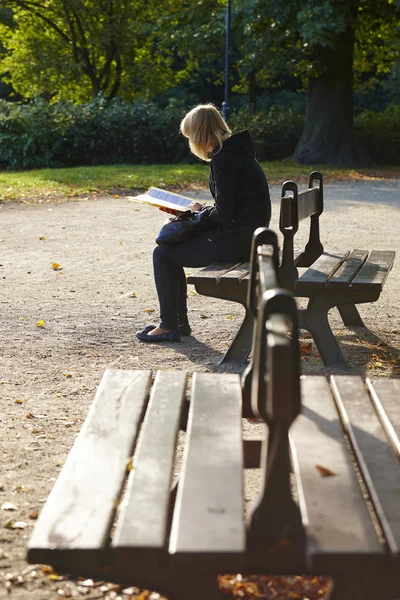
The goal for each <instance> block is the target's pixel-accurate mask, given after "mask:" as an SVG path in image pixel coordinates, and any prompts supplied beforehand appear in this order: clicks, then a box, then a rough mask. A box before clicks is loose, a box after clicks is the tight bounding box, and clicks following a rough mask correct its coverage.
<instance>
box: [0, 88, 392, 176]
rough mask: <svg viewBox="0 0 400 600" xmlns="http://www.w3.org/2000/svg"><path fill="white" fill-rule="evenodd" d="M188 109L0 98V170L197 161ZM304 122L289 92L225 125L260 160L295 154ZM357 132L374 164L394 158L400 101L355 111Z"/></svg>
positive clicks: (237, 114)
mask: <svg viewBox="0 0 400 600" xmlns="http://www.w3.org/2000/svg"><path fill="white" fill-rule="evenodd" d="M280 97H281V96H279V98H280ZM282 99H283V97H282ZM186 110H187V109H186V107H185V106H184V105H183V104H180V103H176V102H171V103H170V104H169V105H168V106H166V107H164V108H163V109H161V108H159V107H157V106H156V105H155V104H153V103H150V102H147V103H146V102H145V103H134V104H132V103H126V102H122V101H120V100H118V99H116V100H113V101H112V102H109V103H107V102H106V101H105V100H104V99H97V100H96V101H93V102H91V103H87V104H82V105H75V104H72V103H68V102H58V103H55V104H51V105H49V104H48V103H46V102H44V101H36V102H33V103H31V104H28V105H20V104H12V103H8V102H5V101H4V100H2V101H0V168H2V169H12V170H19V169H35V168H46V167H72V166H76V165H104V164H124V163H130V164H143V165H145V164H162V163H177V164H178V163H182V162H188V161H191V162H194V163H197V162H198V161H197V160H196V159H194V158H193V157H192V156H191V155H190V152H189V148H188V144H187V140H186V139H185V138H183V137H182V136H181V135H180V133H179V124H180V121H181V119H182V117H183V116H184V114H185V112H186ZM303 122H304V109H303V106H302V103H301V102H300V101H299V100H298V99H296V98H293V96H290V97H289V99H288V100H287V102H286V103H284V102H283V101H280V102H279V103H278V102H275V103H272V104H271V103H267V104H266V106H265V109H264V110H261V111H258V112H253V111H251V110H249V109H248V108H247V107H242V108H240V109H239V110H237V111H234V112H233V114H232V118H231V127H232V129H233V130H234V131H238V130H241V129H249V130H250V133H251V135H252V138H253V140H254V142H255V146H256V152H257V157H258V158H259V159H260V160H282V159H284V158H287V157H288V156H291V155H292V154H293V152H294V149H295V147H296V144H297V142H298V139H299V137H300V134H301V131H302V127H303ZM356 131H357V137H358V138H359V140H360V141H361V142H363V143H364V145H365V147H366V148H367V150H368V151H369V153H370V155H371V157H372V159H373V161H374V162H376V163H379V164H382V163H387V164H400V106H399V105H391V106H390V107H389V108H387V110H386V111H384V112H382V113H374V112H372V111H364V112H361V113H360V114H359V115H358V116H357V117H356Z"/></svg>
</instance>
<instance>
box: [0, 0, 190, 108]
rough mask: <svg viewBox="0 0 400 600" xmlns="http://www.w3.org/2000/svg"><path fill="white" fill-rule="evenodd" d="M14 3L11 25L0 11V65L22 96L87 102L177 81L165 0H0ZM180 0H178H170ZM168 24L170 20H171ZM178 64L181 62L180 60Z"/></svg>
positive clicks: (146, 93)
mask: <svg viewBox="0 0 400 600" xmlns="http://www.w3.org/2000/svg"><path fill="white" fill-rule="evenodd" d="M1 4H2V6H4V7H6V8H8V9H9V10H12V11H13V16H14V21H13V26H12V27H10V26H9V24H7V23H6V22H5V20H3V21H2V20H1V19H0V36H1V39H2V41H3V44H4V46H5V48H6V50H7V55H6V56H5V58H4V59H3V71H4V72H8V73H9V77H10V81H11V83H12V85H13V87H14V89H15V90H16V91H17V92H19V93H20V94H21V95H22V96H23V97H25V98H27V99H31V98H35V97H38V96H40V95H44V96H45V97H46V98H50V99H52V100H58V99H61V98H62V99H68V100H71V101H73V102H87V101H90V100H91V99H92V98H95V97H96V96H97V95H99V94H101V95H102V96H104V97H106V98H107V99H111V98H114V97H115V96H116V95H119V96H120V97H123V98H125V99H132V98H134V97H137V96H138V95H139V96H140V97H141V98H150V97H152V96H153V95H154V94H155V93H156V92H157V91H158V90H160V89H163V88H166V87H170V86H171V84H173V83H174V82H175V81H179V78H180V69H179V68H178V69H176V68H175V69H172V68H171V65H172V60H173V54H172V53H173V49H172V48H171V47H170V45H168V44H165V43H164V42H163V39H164V38H165V36H166V35H167V34H168V32H169V31H170V30H169V29H168V20H165V23H164V29H163V30H162V31H160V29H159V26H158V23H159V21H160V19H161V18H162V16H164V15H165V14H168V15H170V13H171V10H170V8H171V6H170V3H160V2H157V0H68V2H65V0H46V2H42V0H29V1H26V0H3V1H2V3H1ZM174 4H176V5H179V6H180V5H181V4H182V1H181V0H176V1H175V3H174ZM170 26H171V27H172V24H171V25H170ZM184 67H185V64H183V65H182V68H184Z"/></svg>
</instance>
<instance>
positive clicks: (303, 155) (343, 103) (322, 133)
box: [294, 28, 369, 167]
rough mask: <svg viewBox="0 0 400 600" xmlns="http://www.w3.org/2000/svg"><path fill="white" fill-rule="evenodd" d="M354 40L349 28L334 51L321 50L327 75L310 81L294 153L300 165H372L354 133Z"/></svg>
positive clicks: (352, 31)
mask: <svg viewBox="0 0 400 600" xmlns="http://www.w3.org/2000/svg"><path fill="white" fill-rule="evenodd" d="M354 38H355V35H354V29H350V28H349V29H348V30H347V31H346V32H345V33H344V34H341V35H340V36H338V38H337V39H336V40H335V44H334V47H333V48H327V47H324V48H320V52H319V58H320V61H321V64H322V68H323V72H322V73H321V74H320V75H319V76H317V77H314V78H310V79H309V82H308V94H307V112H306V120H305V124H304V129H303V133H302V135H301V137H300V140H299V143H298V145H297V148H296V150H295V153H294V158H295V160H296V161H297V162H299V163H300V164H305V165H309V164H318V163H330V164H333V165H343V166H346V167H365V166H367V165H368V164H369V156H368V153H367V152H366V151H365V150H364V149H363V148H362V147H361V146H360V145H359V144H358V143H357V142H356V140H355V138H354V132H353V51H354Z"/></svg>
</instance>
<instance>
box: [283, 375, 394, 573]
mask: <svg viewBox="0 0 400 600" xmlns="http://www.w3.org/2000/svg"><path fill="white" fill-rule="evenodd" d="M302 399H303V411H302V414H301V415H300V416H299V417H298V419H297V420H296V421H295V423H294V425H293V426H292V428H291V437H292V440H293V441H294V444H295V447H296V452H297V462H298V469H299V474H300V478H301V486H300V488H301V489H302V490H303V493H304V503H305V507H306V511H307V518H308V526H307V544H308V552H309V558H310V572H313V573H323V572H326V573H328V572H329V573H332V574H334V573H335V571H336V570H337V569H342V568H343V569H345V570H348V571H351V570H352V568H359V567H360V568H361V567H362V566H365V565H366V564H367V562H368V560H371V561H372V562H373V561H374V560H379V558H380V557H381V558H382V560H383V558H384V552H383V550H382V548H381V545H380V543H379V540H378V537H377V535H376V533H375V529H374V526H373V524H372V520H371V518H370V515H369V511H368V508H367V504H366V502H365V500H364V498H363V495H362V492H361V488H360V485H359V483H358V480H357V476H356V473H355V470H354V467H353V464H352V461H351V458H350V455H349V452H348V450H347V447H346V443H345V439H344V435H343V429H342V425H341V422H340V419H339V415H338V412H337V409H336V406H335V403H334V400H333V397H332V393H331V390H330V388H329V384H328V382H327V380H326V379H325V378H324V377H304V378H302ZM317 466H320V467H323V468H325V469H328V470H329V471H331V472H332V473H333V474H334V475H332V476H328V477H322V476H321V474H320V471H319V470H318V469H317Z"/></svg>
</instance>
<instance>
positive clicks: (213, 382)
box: [169, 373, 245, 558]
mask: <svg viewBox="0 0 400 600" xmlns="http://www.w3.org/2000/svg"><path fill="white" fill-rule="evenodd" d="M241 406H242V399H241V388H240V378H239V375H236V374H231V373H229V374H208V373H196V374H195V375H194V377H193V395H192V400H191V406H190V412H189V422H188V430H187V433H186V438H187V439H186V446H185V452H184V465H183V472H182V474H181V478H180V482H179V487H178V496H177V501H176V507H175V512H174V517H173V523H172V530H171V538H170V547H169V549H170V552H171V553H172V554H178V555H182V554H185V553H186V554H188V555H189V556H191V557H192V558H193V556H194V555H202V556H204V554H205V553H209V554H210V555H211V554H214V556H215V554H216V553H217V554H221V553H222V554H232V553H237V552H244V551H245V526H244V516H243V511H244V508H243V444H242V431H241Z"/></svg>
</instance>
